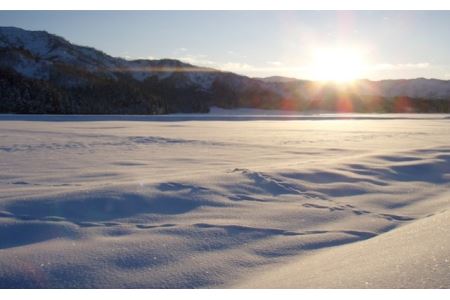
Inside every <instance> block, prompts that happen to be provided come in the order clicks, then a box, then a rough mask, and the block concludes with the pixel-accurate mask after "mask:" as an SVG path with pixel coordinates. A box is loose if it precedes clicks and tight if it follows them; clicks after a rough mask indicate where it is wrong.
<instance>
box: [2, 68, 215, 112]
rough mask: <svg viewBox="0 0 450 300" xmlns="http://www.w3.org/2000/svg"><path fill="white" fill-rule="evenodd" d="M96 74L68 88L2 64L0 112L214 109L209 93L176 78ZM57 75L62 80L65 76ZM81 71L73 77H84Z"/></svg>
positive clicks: (204, 110) (180, 110)
mask: <svg viewBox="0 0 450 300" xmlns="http://www.w3.org/2000/svg"><path fill="white" fill-rule="evenodd" d="M117 76H118V77H119V78H110V77H105V76H96V77H91V78H89V79H88V80H86V82H85V83H84V84H81V85H75V86H74V87H70V86H69V87H68V86H67V84H64V85H63V84H59V83H58V82H57V81H56V80H50V81H47V80H36V79H30V78H27V77H24V76H22V75H20V74H18V73H16V72H15V71H13V70H11V69H0V113H21V114H43V113H46V114H167V113H176V112H185V113H192V112H208V111H209V108H208V107H209V106H208V101H209V95H208V94H206V93H204V92H200V91H198V90H197V89H194V88H189V87H186V88H175V87H174V84H175V83H174V82H171V81H170V80H167V81H165V82H158V81H157V80H156V79H155V78H151V79H147V80H146V81H144V82H139V81H136V80H133V79H132V78H131V77H130V76H123V75H121V74H118V75H117ZM52 77H53V78H55V79H58V80H61V78H64V80H65V81H67V72H65V77H57V76H55V75H54V74H52ZM79 78H83V77H80V74H77V77H76V78H74V79H73V80H79ZM86 78H88V77H86Z"/></svg>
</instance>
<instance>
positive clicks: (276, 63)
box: [266, 61, 283, 67]
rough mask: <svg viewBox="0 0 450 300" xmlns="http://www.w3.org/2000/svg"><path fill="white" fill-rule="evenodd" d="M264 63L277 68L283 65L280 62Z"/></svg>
mask: <svg viewBox="0 0 450 300" xmlns="http://www.w3.org/2000/svg"><path fill="white" fill-rule="evenodd" d="M266 63H267V64H268V65H271V66H275V67H279V66H281V65H283V63H282V62H281V61H268V62H266Z"/></svg>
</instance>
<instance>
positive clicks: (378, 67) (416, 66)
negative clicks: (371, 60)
mask: <svg viewBox="0 0 450 300" xmlns="http://www.w3.org/2000/svg"><path fill="white" fill-rule="evenodd" d="M428 67H430V63H427V62H421V63H406V64H390V63H381V64H376V65H374V66H373V68H374V69H375V70H409V69H425V68H428Z"/></svg>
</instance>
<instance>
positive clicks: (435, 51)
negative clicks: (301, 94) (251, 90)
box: [0, 11, 450, 80]
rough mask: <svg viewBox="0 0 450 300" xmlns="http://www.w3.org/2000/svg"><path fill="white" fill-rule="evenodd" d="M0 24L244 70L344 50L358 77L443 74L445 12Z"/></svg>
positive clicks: (130, 54)
mask: <svg viewBox="0 0 450 300" xmlns="http://www.w3.org/2000/svg"><path fill="white" fill-rule="evenodd" d="M0 26H17V27H21V28H24V29H30V30H46V31H48V32H50V33H55V34H58V35H60V36H63V37H65V38H66V39H68V40H69V41H71V42H73V43H76V44H81V45H87V46H92V47H95V48H97V49H100V50H102V51H104V52H106V53H108V54H111V55H113V56H121V57H125V58H129V59H133V58H178V59H181V60H184V61H187V62H191V63H193V64H197V65H201V66H207V67H216V68H221V69H225V70H229V71H234V72H237V73H241V74H245V75H249V76H258V77H259V76H272V75H283V76H291V77H297V78H305V79H311V78H312V77H313V76H314V74H313V73H312V69H314V68H316V69H317V66H316V67H314V66H312V65H313V63H312V61H314V60H317V59H319V60H320V59H322V58H323V57H321V56H319V57H317V53H319V52H320V51H319V52H318V49H319V50H323V49H327V51H328V52H336V49H349V51H348V53H352V54H351V55H347V57H346V58H345V59H348V60H351V57H350V58H349V57H348V56H358V57H359V58H360V61H361V62H359V65H358V68H359V69H358V73H357V76H358V77H362V78H369V79H375V80H378V79H387V78H415V77H427V78H441V79H450V42H449V41H448V39H449V38H450V12H446V11H337V12H336V11H116V12H112V11H106V12H104V11H103V12H102V11H30V12H27V11H17V12H14V11H0ZM345 51H347V50H345ZM320 53H322V52H320ZM333 57H335V59H337V60H341V61H342V60H343V59H344V58H342V57H340V56H337V57H336V56H333ZM350 63H351V62H350ZM345 64H346V62H343V64H339V67H342V66H343V65H345Z"/></svg>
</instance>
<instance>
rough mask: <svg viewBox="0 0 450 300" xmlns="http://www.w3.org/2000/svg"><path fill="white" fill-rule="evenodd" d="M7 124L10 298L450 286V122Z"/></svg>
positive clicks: (442, 118)
mask: <svg viewBox="0 0 450 300" xmlns="http://www.w3.org/2000/svg"><path fill="white" fill-rule="evenodd" d="M251 114H252V111H244V112H243V113H242V111H241V113H239V114H236V113H235V112H230V113H226V112H225V111H221V110H219V109H215V110H213V113H212V114H209V115H206V116H199V115H193V116H188V115H172V116H156V117H150V116H24V115H21V116H14V115H1V116H0V170H1V172H0V192H1V193H0V287H19V288H28V287H46V288H50V287H66V288H72V287H73V288H77V287H83V288H90V287H99V288H103V287H108V288H191V287H394V288H395V287H447V288H449V287H450V262H449V260H450V217H449V211H447V209H448V208H449V206H450V192H449V187H450V117H449V116H448V115H301V116H298V115H288V116H286V115H278V114H267V115H265V116H261V115H259V116H255V115H253V116H250V115H251Z"/></svg>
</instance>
